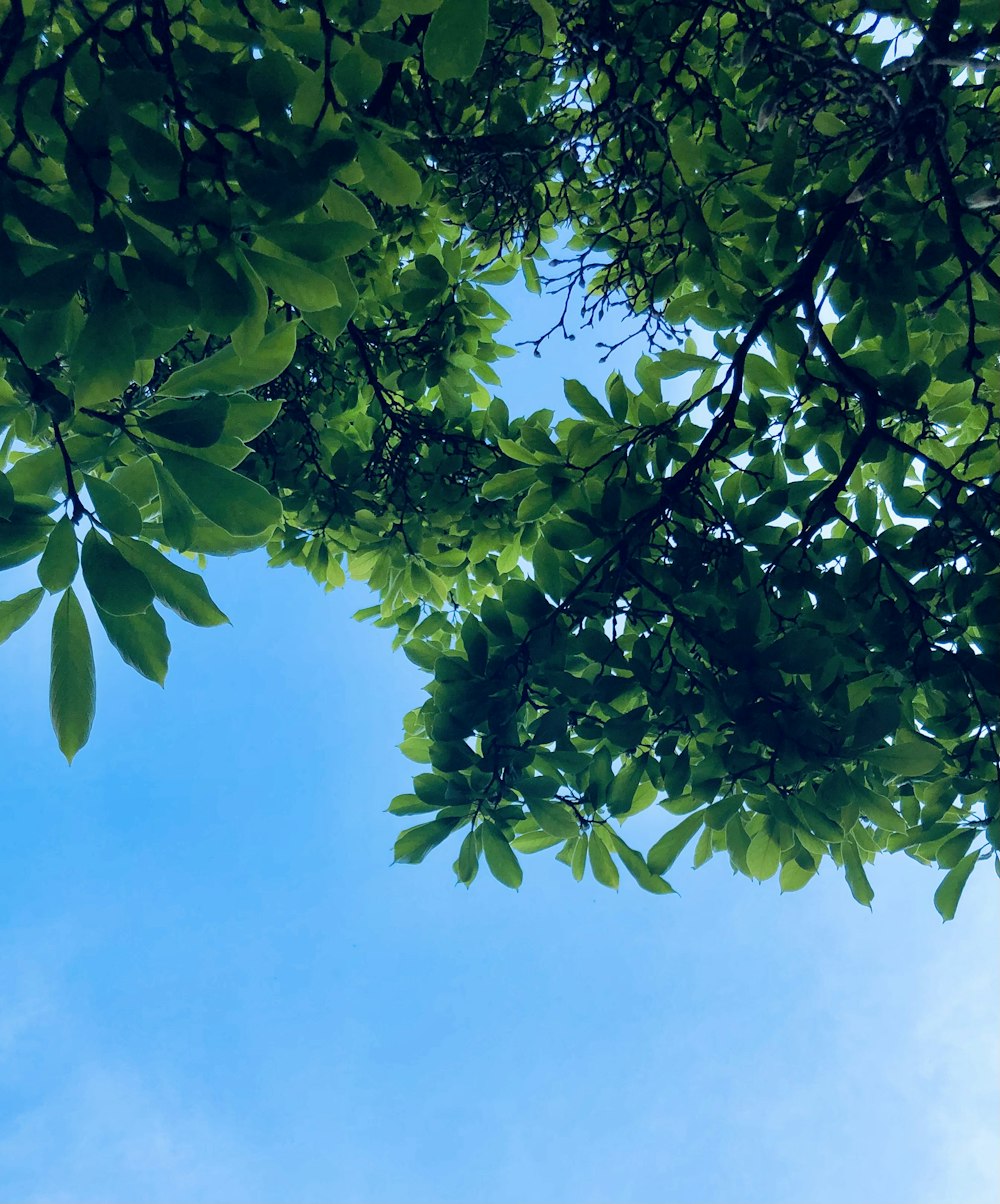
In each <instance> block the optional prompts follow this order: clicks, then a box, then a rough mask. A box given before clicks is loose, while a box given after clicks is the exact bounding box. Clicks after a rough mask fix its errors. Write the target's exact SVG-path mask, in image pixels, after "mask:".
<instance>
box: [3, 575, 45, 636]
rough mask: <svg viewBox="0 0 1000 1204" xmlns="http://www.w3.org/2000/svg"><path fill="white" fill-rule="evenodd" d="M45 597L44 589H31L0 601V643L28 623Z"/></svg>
mask: <svg viewBox="0 0 1000 1204" xmlns="http://www.w3.org/2000/svg"><path fill="white" fill-rule="evenodd" d="M44 597H45V590H44V589H38V588H36V589H29V590H26V591H25V592H24V593H23V594H18V595H17V597H16V598H11V599H10V600H9V601H7V602H0V644H3V643H5V642H6V641H7V640H9V639H10V637H11V636H12V635H13V634H14V632H15V631H17V630H19V629H20V628H21V627H23V626H24V625H25V623H27V621H28V620H29V619H30V618H31V616H32V615H33V614H34V613H35V611H36V610H37V609H38V606H39V603H40V602H41V600H42V599H43V598H44Z"/></svg>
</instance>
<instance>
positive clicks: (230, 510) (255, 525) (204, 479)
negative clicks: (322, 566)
mask: <svg viewBox="0 0 1000 1204" xmlns="http://www.w3.org/2000/svg"><path fill="white" fill-rule="evenodd" d="M160 459H161V460H162V461H163V463H164V465H165V466H166V468H167V470H168V471H169V473H170V475H171V476H172V477H173V478H174V480H175V481H176V482H177V484H178V485H179V486H180V488H181V489H182V490H183V491H184V493H186V494H187V496H188V497H189V498H190V499H191V501H192V502H194V504H195V505H196V506H197V507H198V509H199V510H200V511H201V512H202V514H204V515H205V517H206V518H208V519H210V520H211V521H212V522H213V523H215V524H216V525H217V526H219V527H222V529H223V530H224V531H228V532H229V533H230V534H231V535H259V534H261V533H262V532H264V531H266V530H268V529H269V528H270V527H274V526H276V525H277V524H278V523H279V522H281V514H282V510H281V502H279V501H278V499H277V498H276V497H273V496H272V495H271V494H270V493H268V492H267V490H266V489H264V488H263V486H261V485H258V484H257V483H256V482H255V481H251V480H248V479H247V478H246V477H242V476H240V475H239V474H238V473H235V472H231V471H230V470H229V469H228V468H220V467H219V466H218V465H217V464H209V463H208V462H207V461H205V460H196V459H195V458H194V457H193V456H186V455H183V454H182V453H181V452H168V451H166V450H161V451H160Z"/></svg>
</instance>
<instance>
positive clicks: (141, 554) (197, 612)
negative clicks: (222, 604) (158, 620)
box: [115, 539, 229, 627]
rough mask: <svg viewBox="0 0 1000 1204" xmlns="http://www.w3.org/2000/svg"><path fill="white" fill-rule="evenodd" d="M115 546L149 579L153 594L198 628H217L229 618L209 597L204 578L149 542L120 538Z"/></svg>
mask: <svg viewBox="0 0 1000 1204" xmlns="http://www.w3.org/2000/svg"><path fill="white" fill-rule="evenodd" d="M115 547H116V548H117V549H118V551H119V552H121V554H122V556H124V557H125V559H126V560H127V561H128V562H129V563H130V564H131V565H132V566H133V567H134V568H136V569H138V570H139V572H141V573H142V574H143V576H144V577H145V578H146V580H147V581H148V582H149V584H150V586H151V588H152V590H153V593H154V594H155V596H156V597H157V598H159V600H160V601H161V602H163V603H164V604H165V605H166V606H169V607H170V609H171V610H172V611H174V612H175V613H176V614H178V615H180V617H181V618H182V619H184V620H185V621H186V622H188V623H193V624H194V625H195V626H196V627H217V626H219V624H220V623H228V622H229V619H228V618H227V617H226V615H224V614H223V613H222V611H221V610H219V608H218V607H217V606H216V605H215V603H214V602H213V601H212V599H211V597H210V596H209V593H208V589H207V587H206V586H205V582H204V580H203V579H202V578H201V577H200V576H199V575H198V574H197V573H190V572H188V571H187V569H182V568H181V567H180V565H177V564H174V563H173V561H172V560H168V559H167V557H166V556H164V555H163V553H162V552H158V551H157V550H156V549H155V548H154V547H151V546H150V545H149V544H148V543H142V542H141V541H139V540H133V539H116V540H115Z"/></svg>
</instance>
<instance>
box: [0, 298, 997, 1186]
mask: <svg viewBox="0 0 1000 1204" xmlns="http://www.w3.org/2000/svg"><path fill="white" fill-rule="evenodd" d="M526 313H527V316H526V317H525V319H524V320H525V321H529V322H530V326H531V329H538V324H539V321H540V319H538V318H536V317H534V311H533V310H528V311H526ZM637 353H638V349H636V354H637ZM628 358H629V356H628V355H627V356H626V362H627V359H628ZM568 365H572V367H569V366H568ZM504 367H505V369H506V371H505V388H504V390H503V392H504V395H505V396H506V398H507V400H508V402H509V404H510V405H511V408H512V409H516V410H522V409H531V408H536V407H537V406H540V405H544V404H552V402H553V401H555V400H557V399H558V397H559V395H560V391H561V390H560V385H559V381H560V378H561V377H562V376H563V375H568V374H572V375H577V376H581V377H582V378H583V379H585V380H586V381H588V383H590V384H591V387H595V386H597V385H599V384H600V382H601V381H602V379H603V376H604V375H605V373H606V371H607V369H606V368H604V367H600V368H599V367H596V366H595V365H594V357H593V356H592V355H590V356H589V357H588V353H587V351H586V346H585V340H584V339H582V338H581V339H579V340H577V342H576V343H574V344H571V345H569V346H566V345H561V346H560V345H553V346H552V347H551V348H550V349H546V352H545V354H544V355H543V357H542V359H541V360H534V359H532V358H530V356H529V357H527V358H525V360H524V361H523V362H517V363H508V364H505V365H504ZM595 391H596V389H595ZM209 583H210V587H211V589H212V592H213V595H214V596H215V597H216V599H217V600H218V602H219V604H220V605H221V606H222V607H223V609H225V610H226V611H227V612H228V613H229V614H230V615H231V617H232V618H233V626H232V627H231V628H223V629H216V630H212V631H201V630H195V629H191V628H187V627H185V626H184V625H183V624H181V623H176V624H173V625H172V626H171V638H172V640H173V643H174V654H173V658H172V667H171V672H170V676H169V678H168V683H167V688H166V690H165V691H160V690H159V689H158V688H157V687H155V686H153V685H151V684H150V683H148V682H146V681H144V680H142V679H140V678H139V677H137V676H136V675H135V674H133V673H131V672H130V671H128V670H127V669H125V668H124V667H123V666H121V665H120V664H119V663H118V662H117V658H116V657H115V654H114V653H113V652H111V651H110V649H108V648H107V647H106V645H104V644H98V690H99V705H98V718H97V724H96V727H95V730H94V735H93V737H92V739H91V742H90V744H89V745H88V746H87V747H86V748H85V749H84V750H83V752H82V753H81V754H80V755H79V756H78V758H77V760H76V762H75V764H74V765H73V767H72V768H71V769H70V768H67V767H66V765H65V764H64V763H63V762H62V760H61V758H60V756H59V754H58V751H57V750H56V748H55V743H54V739H53V737H52V735H51V731H50V730H49V727H48V717H47V702H46V690H47V656H48V632H47V629H46V624H45V623H44V622H40V621H36V622H34V623H32V624H30V625H29V626H28V627H27V628H25V629H23V630H22V631H21V632H19V633H18V634H17V635H16V636H15V637H13V638H12V639H11V640H10V641H9V642H8V643H7V644H6V645H5V646H4V647H3V649H2V650H0V671H2V673H3V674H4V684H5V689H4V691H3V693H2V696H0V720H2V724H3V727H2V730H3V736H2V747H3V750H4V754H5V782H4V787H5V788H4V790H3V792H2V795H0V825H2V827H0V831H2V833H3V849H4V855H3V861H2V866H0V884H2V885H0V908H2V911H0V1199H3V1200H25V1201H29V1200H45V1201H73V1202H77V1201H81V1202H82V1201H91V1200H93V1201H98V1200H100V1201H119V1200H122V1201H124V1200H134V1201H144V1202H145V1201H149V1202H154V1201H160V1200H163V1201H168V1200H171V1201H178V1200H179V1201H192V1202H193V1201H213V1200H220V1201H221V1200H224V1201H238V1202H242V1201H248V1202H249V1201H258V1200H260V1201H276V1202H277V1201H281V1202H284V1201H289V1202H298V1201H317V1200H338V1201H339V1200H356V1201H363V1202H371V1204H375V1202H381V1201H401V1202H415V1204H416V1202H423V1201H443V1202H449V1201H472V1202H482V1204H488V1202H492V1201H515V1200H516V1201H537V1202H545V1204H549V1202H552V1204H556V1202H561V1201H608V1202H621V1204H625V1202H630V1201H663V1202H667V1201H670V1202H683V1201H688V1202H692V1201H698V1202H702V1204H709V1202H716V1201H717V1202H720V1204H727V1202H733V1204H735V1202H741V1204H752V1202H755V1201H760V1202H762V1204H778V1202H784V1201H788V1202H792V1201H794V1202H796V1204H830V1202H837V1204H855V1202H858V1204H860V1202H861V1201H866V1202H869V1201H870V1202H871V1204H880V1202H884V1204H890V1202H892V1204H920V1202H923V1201H926V1202H928V1204H931V1202H933V1204H980V1202H982V1204H992V1202H993V1201H995V1200H996V1198H997V1196H998V1192H1000V1176H998V1170H997V1158H996V1152H997V1151H996V1146H997V1141H996V1134H997V1132H998V1131H1000V1123H998V1122H1000V1048H998V1042H997V1034H996V1023H995V1020H996V1016H995V1006H996V1000H997V998H998V987H1000V973H998V964H997V957H996V950H997V938H998V935H1000V915H998V908H997V893H998V892H997V881H996V879H995V877H994V876H993V875H992V873H990V872H989V870H988V868H984V870H983V871H981V872H980V873H979V874H977V875H975V876H974V877H973V880H972V882H971V883H970V885H969V888H968V889H967V892H966V895H965V897H964V898H963V901H962V905H961V907H960V909H959V913H958V916H957V918H956V920H955V921H954V922H953V923H952V924H949V925H947V926H944V925H942V924H941V922H940V920H939V918H938V917H937V915H936V913H935V912H934V910H933V907H932V905H931V896H932V894H933V890H934V886H935V883H936V877H935V874H934V873H933V872H931V871H927V870H924V869H922V868H921V867H919V866H917V865H915V864H914V863H912V862H910V861H908V860H906V859H905V858H902V857H897V858H894V859H891V860H885V861H883V862H882V863H881V864H880V865H879V866H878V867H877V868H876V870H875V872H874V874H873V882H874V885H875V888H876V892H877V894H876V899H875V907H874V911H873V912H871V913H870V912H868V911H867V910H864V909H862V908H859V907H858V906H857V905H856V904H855V903H854V902H853V900H852V899H851V897H850V894H849V892H848V890H847V887H846V885H845V884H844V882H843V881H842V880H841V879H839V878H838V876H837V874H836V872H835V870H834V869H833V867H832V866H830V867H829V868H827V869H826V870H824V871H823V872H822V873H821V874H820V876H819V878H818V879H817V880H816V881H815V882H814V884H812V885H811V886H810V887H809V888H808V889H807V890H805V891H804V892H802V893H800V894H795V895H790V896H785V897H782V896H780V895H779V894H778V891H777V887H776V884H775V883H773V882H771V883H766V884H764V885H762V886H755V885H753V884H750V883H748V882H746V881H744V880H742V879H733V878H732V876H731V874H730V872H729V871H728V869H727V868H726V867H725V866H724V865H723V864H721V862H720V861H719V859H716V861H713V862H712V863H710V864H709V865H708V866H706V867H705V868H704V869H702V870H700V871H698V872H697V873H695V874H692V873H690V872H687V871H686V870H684V869H681V870H680V872H674V873H673V874H672V875H671V878H672V881H673V882H674V884H675V886H677V887H678V888H679V889H680V891H681V892H682V894H681V896H680V897H679V898H678V897H667V898H654V897H652V896H649V895H645V894H643V893H641V892H639V891H638V890H632V889H630V885H631V884H630V883H625V884H624V885H623V888H622V890H621V892H620V893H619V894H614V893H611V892H609V891H606V890H604V889H603V888H601V887H598V886H596V885H595V884H593V883H592V882H591V881H585V882H584V883H582V884H580V885H579V886H578V885H576V884H575V883H574V882H573V881H572V879H571V878H570V876H569V874H568V872H567V871H566V870H565V868H564V867H562V866H558V865H555V864H553V863H552V862H551V860H546V857H545V855H544V854H542V855H539V856H537V857H533V858H528V859H526V862H525V868H526V876H525V883H524V886H523V887H522V889H521V890H520V892H518V893H516V894H515V893H512V892H510V891H507V890H505V889H503V888H502V887H500V886H499V885H497V884H496V883H494V882H493V881H492V880H490V879H489V878H488V876H486V875H485V874H481V875H480V877H479V879H478V880H477V881H476V883H475V885H474V886H473V888H472V890H471V891H469V892H466V891H465V890H464V889H463V888H461V887H455V886H454V885H453V875H452V873H451V870H450V861H451V859H452V854H451V850H449V849H448V848H447V846H446V847H444V848H442V849H439V850H437V851H436V852H435V853H433V854H432V855H431V856H430V857H429V858H428V860H427V862H426V863H425V864H424V865H423V866H422V867H408V866H396V867H392V866H391V865H390V861H391V845H392V841H393V837H394V833H395V831H396V829H397V827H398V822H397V821H396V820H394V819H393V818H392V817H390V816H388V815H386V814H384V808H385V806H386V805H387V803H388V801H389V799H390V798H391V797H392V796H393V795H394V794H396V793H399V792H401V791H404V790H406V789H407V786H408V781H409V776H410V773H411V770H412V766H411V765H410V763H408V762H407V761H406V760H405V759H404V758H403V757H402V756H401V755H400V754H399V753H398V751H397V750H396V748H395V745H396V744H397V743H398V741H399V739H400V738H401V731H400V720H401V718H402V715H403V713H404V712H405V711H406V710H407V709H409V708H410V707H412V706H414V705H416V704H417V703H418V702H419V701H420V698H421V693H420V691H421V685H422V677H421V674H420V673H419V672H418V671H417V670H416V669H415V668H413V666H411V665H410V664H409V662H407V661H406V660H405V659H404V658H403V657H402V655H401V654H392V653H391V652H390V649H389V638H388V634H387V633H385V632H381V631H377V630H375V629H373V628H371V627H369V626H361V625H359V624H357V623H354V622H352V620H351V618H350V615H351V614H352V612H353V611H354V610H355V609H357V608H359V607H360V606H363V605H365V604H367V601H368V596H367V594H366V593H365V592H364V591H363V590H361V589H360V588H358V587H350V588H348V589H346V590H343V591H339V592H337V593H334V594H330V595H324V594H323V593H322V592H321V591H320V590H318V589H317V588H316V587H315V586H313V585H312V584H311V583H310V581H309V580H308V579H307V578H306V577H305V575H304V574H299V573H296V572H294V571H292V570H282V571H265V570H264V569H263V566H262V565H261V564H260V563H259V562H258V561H257V560H256V559H255V558H252V557H245V558H237V559H234V560H230V561H218V562H213V563H212V565H211V566H210V573H209ZM22 588H23V587H22ZM13 592H15V589H14V588H11V589H9V590H8V592H7V594H5V595H4V596H9V595H10V594H12V593H13ZM643 818H644V822H649V820H648V818H647V817H643ZM636 822H639V821H636ZM633 830H635V829H633Z"/></svg>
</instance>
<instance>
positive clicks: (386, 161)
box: [357, 131, 423, 205]
mask: <svg viewBox="0 0 1000 1204" xmlns="http://www.w3.org/2000/svg"><path fill="white" fill-rule="evenodd" d="M357 139H358V162H359V163H360V164H361V168H362V170H363V171H364V173H365V183H366V184H367V185H368V187H369V188H370V189H371V191H372V192H374V193H375V195H376V196H377V197H378V198H379V200H380V201H385V203H386V204H387V205H414V204H416V202H417V199H418V198H419V196H420V192H421V189H422V188H423V183H422V182H421V179H420V176H419V175H418V174H417V173H416V172H415V171H414V169H413V168H412V167H411V166H410V165H409V163H407V161H406V160H405V159H404V158H403V156H402V155H400V154H399V153H398V152H397V151H394V150H393V149H392V147H391V146H389V145H388V144H387V143H386V142H385V141H384V139H381V138H378V139H376V138H373V137H372V136H371V134H368V133H365V132H364V131H359V132H358V134H357Z"/></svg>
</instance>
